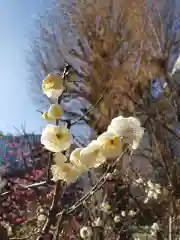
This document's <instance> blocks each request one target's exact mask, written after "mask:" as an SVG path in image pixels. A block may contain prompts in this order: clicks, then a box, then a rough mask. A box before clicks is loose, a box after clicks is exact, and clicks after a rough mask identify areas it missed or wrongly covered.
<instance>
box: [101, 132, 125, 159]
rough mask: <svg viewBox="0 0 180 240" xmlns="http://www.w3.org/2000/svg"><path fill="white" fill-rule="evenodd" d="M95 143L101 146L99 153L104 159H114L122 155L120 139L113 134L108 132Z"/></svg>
mask: <svg viewBox="0 0 180 240" xmlns="http://www.w3.org/2000/svg"><path fill="white" fill-rule="evenodd" d="M97 141H98V142H99V144H100V145H101V151H102V153H103V155H104V156H105V157H106V158H115V157H118V156H120V154H121V153H122V147H123V144H122V143H123V142H122V139H121V137H119V136H117V135H116V134H115V133H113V132H110V131H108V132H105V133H103V134H101V135H100V136H99V137H98V138H97Z"/></svg>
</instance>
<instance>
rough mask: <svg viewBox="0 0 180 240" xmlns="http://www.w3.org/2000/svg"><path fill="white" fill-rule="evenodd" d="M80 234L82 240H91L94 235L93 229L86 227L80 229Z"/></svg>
mask: <svg viewBox="0 0 180 240" xmlns="http://www.w3.org/2000/svg"><path fill="white" fill-rule="evenodd" d="M79 234H80V237H81V238H82V239H86V240H90V239H91V237H92V234H93V233H92V229H91V227H86V226H84V227H82V228H81V229H80V232H79Z"/></svg>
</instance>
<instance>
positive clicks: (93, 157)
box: [80, 140, 106, 168]
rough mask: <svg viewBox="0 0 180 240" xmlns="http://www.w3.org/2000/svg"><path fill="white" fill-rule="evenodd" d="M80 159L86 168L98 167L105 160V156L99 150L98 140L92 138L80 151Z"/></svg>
mask: <svg viewBox="0 0 180 240" xmlns="http://www.w3.org/2000/svg"><path fill="white" fill-rule="evenodd" d="M80 157H81V161H83V165H85V166H86V167H87V168H96V167H99V166H100V165H101V164H103V163H104V162H105V161H106V158H105V156H104V155H103V153H102V151H101V145H100V144H99V142H98V141H96V140H93V141H92V142H91V143H90V144H88V145H87V147H85V148H83V149H82V150H81V152H80Z"/></svg>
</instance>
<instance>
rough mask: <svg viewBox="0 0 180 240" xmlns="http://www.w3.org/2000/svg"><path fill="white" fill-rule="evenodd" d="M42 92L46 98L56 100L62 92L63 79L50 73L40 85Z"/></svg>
mask: <svg viewBox="0 0 180 240" xmlns="http://www.w3.org/2000/svg"><path fill="white" fill-rule="evenodd" d="M42 91H43V93H44V94H45V95H46V96H47V97H48V98H52V99H56V98H58V97H59V96H61V94H62V93H63V91H64V84H63V79H62V77H61V76H59V75H57V74H54V73H50V74H49V75H48V76H47V77H46V78H45V79H44V80H43V83H42Z"/></svg>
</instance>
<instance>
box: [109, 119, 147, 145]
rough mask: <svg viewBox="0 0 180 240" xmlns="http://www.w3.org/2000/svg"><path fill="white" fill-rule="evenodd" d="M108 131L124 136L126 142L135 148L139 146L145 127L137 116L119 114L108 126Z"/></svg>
mask: <svg viewBox="0 0 180 240" xmlns="http://www.w3.org/2000/svg"><path fill="white" fill-rule="evenodd" d="M108 131H109V132H114V133H115V135H116V136H120V137H122V138H123V141H124V142H125V143H128V144H131V145H132V149H133V150H135V149H137V148H138V146H139V143H140V140H141V138H142V136H143V134H144V128H143V127H141V123H140V121H139V120H138V119H137V118H135V117H128V118H125V117H122V116H119V117H116V118H114V119H113V120H112V121H111V124H110V126H109V127H108Z"/></svg>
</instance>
